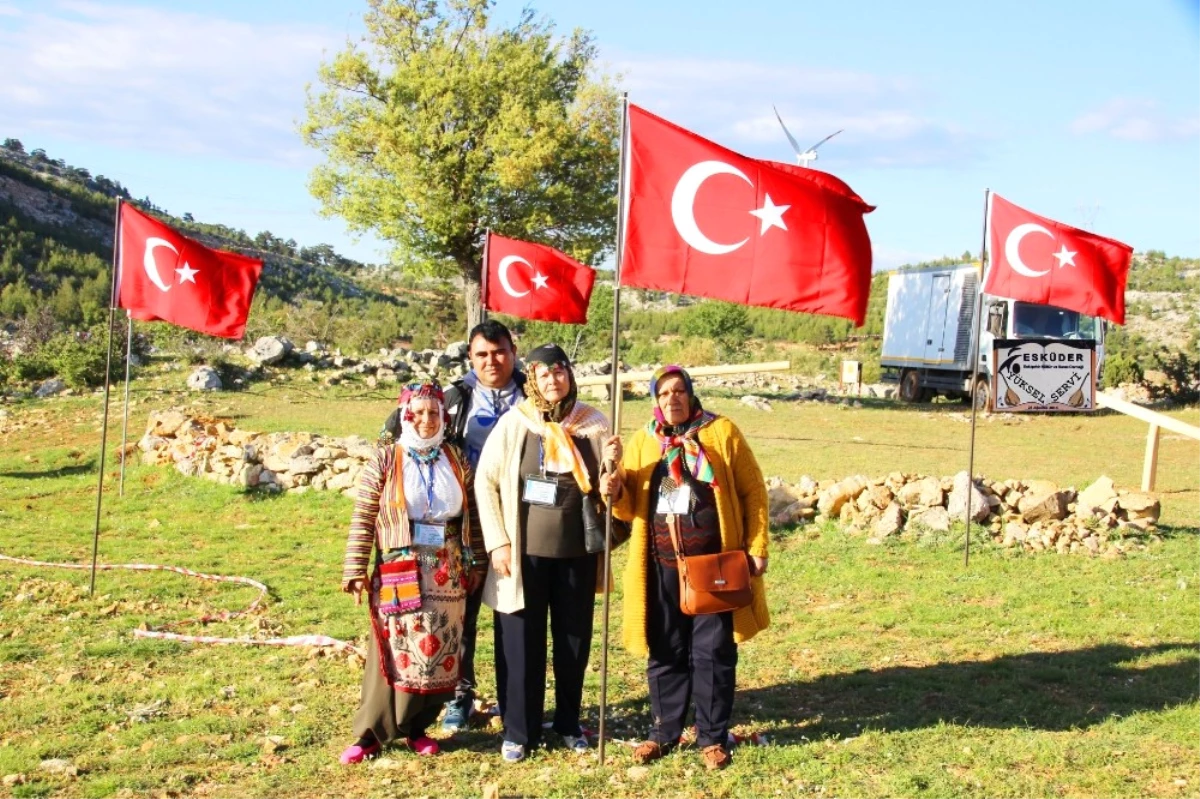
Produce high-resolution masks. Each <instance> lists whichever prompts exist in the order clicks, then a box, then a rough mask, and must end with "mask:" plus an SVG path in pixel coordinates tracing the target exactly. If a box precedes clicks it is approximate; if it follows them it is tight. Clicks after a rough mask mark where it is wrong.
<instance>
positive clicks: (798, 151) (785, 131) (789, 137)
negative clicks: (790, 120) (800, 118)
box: [771, 106, 804, 156]
mask: <svg viewBox="0 0 1200 799" xmlns="http://www.w3.org/2000/svg"><path fill="white" fill-rule="evenodd" d="M771 110H772V111H774V112H775V118H776V119H778V120H779V127H781V128H783V135H784V136H787V140H788V141H789V142H791V143H792V149H793V150H795V151H796V155H798V156H799V155H803V154H804V151H803V150H801V149H800V145H799V144H797V143H796V139H795V138H793V136H792V133H791V131H789V130H788V129H787V125H785V124H783V117H781V116H779V109H778V108H776V107H775V106H771Z"/></svg>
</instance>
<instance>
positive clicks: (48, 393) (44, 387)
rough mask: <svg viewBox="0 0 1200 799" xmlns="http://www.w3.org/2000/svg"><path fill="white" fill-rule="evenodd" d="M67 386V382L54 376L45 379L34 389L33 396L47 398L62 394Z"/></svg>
mask: <svg viewBox="0 0 1200 799" xmlns="http://www.w3.org/2000/svg"><path fill="white" fill-rule="evenodd" d="M66 388H67V384H66V383H64V382H63V381H61V380H59V379H58V378H57V377H52V378H50V379H49V380H43V381H42V382H41V383H39V384H38V387H37V388H35V389H34V390H33V396H35V397H38V398H40V399H45V398H46V397H53V396H54V395H55V394H61V393H62V392H63V391H65V390H66Z"/></svg>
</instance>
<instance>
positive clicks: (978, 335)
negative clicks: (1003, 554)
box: [963, 189, 995, 568]
mask: <svg viewBox="0 0 1200 799" xmlns="http://www.w3.org/2000/svg"><path fill="white" fill-rule="evenodd" d="M991 196H992V190H991V189H984V190H983V245H982V246H981V247H980V248H979V289H978V291H976V293H975V302H976V306H977V308H978V313H977V314H976V315H977V316H978V317H979V318H978V319H977V320H976V323H975V353H974V355H975V357H974V359H973V360H974V363H973V364H972V366H971V386H970V388H969V389H968V393H967V396H969V397H970V398H971V447H970V453H971V454H970V455H969V456H968V457H967V539H966V541H965V542H964V545H963V568H967V567H969V566H970V565H971V495H972V494H974V493H975V492H974V491H973V490H972V489H974V488H975V427H976V424H975V423H976V419H977V418H978V416H979V403H978V401H977V398H976V392H977V391H978V389H979V347H980V344H981V343H982V341H983V326H984V323H983V315H984V310H986V309H985V308H984V306H983V287H984V285H986V284H987V281H986V280H985V279H984V278H986V277H987V268H988V261H987V254H988V252H987V246H988V205H989V203H990V201H991ZM992 368H995V364H992ZM988 396H989V397H991V391H990V390H989V391H988ZM992 401H993V402H995V398H994V397H993V398H992Z"/></svg>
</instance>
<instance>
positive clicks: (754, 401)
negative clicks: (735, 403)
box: [741, 394, 771, 413]
mask: <svg viewBox="0 0 1200 799" xmlns="http://www.w3.org/2000/svg"><path fill="white" fill-rule="evenodd" d="M741 403H742V404H743V405H746V406H748V407H750V408H754V409H755V410H759V411H767V412H768V413H770V412H771V403H769V402H767V401H766V400H765V399H763V398H762V397H756V396H755V395H753V394H747V395H746V396H744V397H742V399H741Z"/></svg>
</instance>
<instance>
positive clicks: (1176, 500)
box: [0, 385, 1200, 797]
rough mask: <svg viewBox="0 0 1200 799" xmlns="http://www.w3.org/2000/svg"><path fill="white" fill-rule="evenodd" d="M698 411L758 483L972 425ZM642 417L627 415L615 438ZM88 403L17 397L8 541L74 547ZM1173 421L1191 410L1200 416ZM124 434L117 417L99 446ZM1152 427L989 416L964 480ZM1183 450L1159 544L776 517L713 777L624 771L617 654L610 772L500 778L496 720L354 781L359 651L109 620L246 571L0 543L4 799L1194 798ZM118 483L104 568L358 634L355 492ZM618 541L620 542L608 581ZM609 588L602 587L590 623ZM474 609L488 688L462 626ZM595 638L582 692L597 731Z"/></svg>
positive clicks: (160, 607) (363, 414)
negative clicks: (351, 544) (345, 573)
mask: <svg viewBox="0 0 1200 799" xmlns="http://www.w3.org/2000/svg"><path fill="white" fill-rule="evenodd" d="M389 395H390V392H382V391H381V392H377V393H375V394H374V395H372V396H368V397H367V398H356V397H355V396H354V394H353V390H351V389H343V390H340V391H339V390H334V391H329V392H322V391H319V390H318V389H316V388H315V387H312V386H304V387H303V388H297V387H296V386H295V385H287V386H277V387H267V388H257V389H256V390H255V391H253V392H244V393H240V394H225V395H219V396H216V397H206V398H204V399H202V400H201V401H199V402H198V403H196V405H197V408H198V410H202V411H204V412H207V413H214V414H215V413H217V412H220V413H221V414H223V415H229V416H233V417H236V419H237V423H238V425H239V426H243V427H248V428H251V429H259V430H312V431H316V432H322V433H325V434H329V435H348V434H359V435H362V436H366V437H371V436H373V435H374V433H375V432H376V431H377V430H378V427H379V425H380V423H381V421H382V419H383V417H384V416H385V415H386V413H387V411H388V410H389V409H390V407H391V403H392V400H391V398H390V396H389ZM136 396H138V398H139V403H138V405H137V406H135V408H134V409H133V411H134V413H133V418H132V421H131V426H130V429H131V438H133V439H134V440H136V438H137V437H138V436H140V433H141V429H142V426H143V425H144V422H145V416H146V413H147V412H148V411H149V410H150V409H151V408H162V407H166V406H167V405H169V404H171V403H172V402H184V401H189V400H188V398H185V397H184V396H183V395H174V394H163V393H157V392H154V393H139V394H137V395H136ZM285 396H286V399H285ZM708 404H709V405H710V407H712V408H713V409H714V410H717V411H719V412H722V413H728V414H729V415H730V416H731V417H733V418H734V419H735V421H737V422H738V424H739V425H741V426H742V428H743V429H744V430H745V431H746V432H747V434H748V436H749V439H750V441H751V443H752V445H753V446H754V448H755V451H756V453H757V454H758V456H759V458H760V461H761V462H762V465H763V470H764V472H765V473H766V474H768V475H772V474H774V475H780V476H782V477H785V478H787V479H789V480H795V479H798V478H799V477H800V476H801V475H802V474H809V475H811V476H813V477H815V478H818V479H821V478H841V477H844V476H847V475H849V474H855V473H863V474H867V475H882V474H886V473H888V472H891V471H903V472H923V473H930V474H952V473H953V472H956V471H959V470H960V469H965V468H966V465H967V457H968V444H969V441H968V436H969V432H970V428H969V425H968V423H967V421H965V419H966V417H965V415H964V414H963V410H964V409H963V408H962V406H958V405H941V404H938V405H932V406H924V407H919V408H904V407H901V406H896V405H893V404H891V403H885V402H882V401H876V402H866V401H864V405H865V407H863V408H860V409H854V408H842V407H839V406H835V405H827V404H818V403H807V404H791V403H782V402H776V403H775V411H774V412H773V413H771V414H766V413H762V412H756V411H752V410H748V409H745V408H743V407H742V406H740V405H739V404H738V403H737V402H736V401H735V400H734V399H733V398H721V397H715V398H710V400H709V402H708ZM647 407H648V406H647V404H646V403H645V401H640V402H637V401H635V402H629V403H627V404H626V405H625V407H624V417H623V418H624V419H625V424H624V425H623V426H624V427H625V429H626V430H627V431H628V430H630V429H632V428H633V427H635V426H637V425H638V424H640V423H641V421H642V420H643V419H644V418H645V414H646V409H647ZM98 409H99V403H98V402H97V401H96V400H95V398H92V397H88V398H79V399H68V400H59V401H55V402H52V403H28V404H23V405H20V406H16V407H10V416H9V417H8V419H6V420H3V421H0V531H2V532H0V550H2V551H3V552H4V553H6V554H10V555H15V556H24V557H34V558H38V559H42V560H50V561H56V562H59V561H61V562H87V561H88V559H89V558H90V554H91V532H92V525H93V518H94V513H95V489H96V473H95V467H96V463H97V461H98V452H97V450H98V439H99V426H100V424H99V414H98ZM118 412H119V411H118ZM1179 416H1180V418H1183V419H1185V420H1187V421H1189V422H1190V423H1193V424H1194V423H1196V413H1195V411H1194V410H1193V411H1186V412H1182V413H1180V414H1179ZM119 428H120V425H119V420H118V421H117V422H114V423H110V454H111V452H112V445H114V444H115V443H116V442H118V441H119V434H120V429H119ZM1145 432H1146V431H1145V426H1144V425H1143V424H1142V423H1140V422H1136V421H1134V420H1131V419H1127V418H1126V417H1124V416H1119V415H1107V414H1106V415H1102V416H1092V417H1086V416H1065V417H989V418H987V419H985V420H981V422H980V425H979V429H978V434H977V440H976V464H977V465H976V469H977V471H980V472H983V473H985V474H987V475H988V476H989V477H994V478H1007V477H1019V478H1034V477H1038V478H1047V479H1054V480H1056V481H1058V482H1060V483H1062V484H1072V485H1076V486H1077V487H1082V486H1083V485H1086V484H1087V483H1089V482H1091V481H1092V480H1094V479H1095V478H1096V477H1098V476H1099V475H1100V474H1107V475H1109V476H1110V477H1112V478H1113V479H1114V480H1115V481H1116V482H1117V485H1118V486H1119V487H1127V488H1135V487H1136V485H1137V482H1138V481H1139V480H1140V475H1141V458H1142V454H1143V449H1144V444H1145ZM1197 455H1198V447H1197V445H1196V443H1195V442H1190V441H1183V440H1176V439H1173V438H1171V437H1170V436H1165V437H1164V441H1163V444H1162V451H1161V452H1160V460H1159V484H1158V488H1159V489H1160V491H1161V492H1162V493H1161V496H1162V499H1163V503H1164V517H1163V520H1164V523H1165V525H1166V526H1165V528H1164V531H1163V535H1162V536H1161V537H1160V538H1159V539H1158V540H1153V539H1146V548H1145V549H1143V550H1138V551H1135V552H1133V553H1132V554H1130V555H1129V556H1128V557H1125V558H1123V559H1121V560H1114V561H1110V560H1101V559H1092V558H1087V557H1083V556H1067V557H1063V556H1058V555H1054V554H1040V555H1021V554H1017V553H1013V552H1011V551H1005V550H1000V549H998V548H995V547H992V546H990V545H987V544H985V543H983V542H976V543H975V544H973V546H972V557H971V563H970V566H969V567H964V565H963V558H962V551H961V542H962V535H961V531H959V532H958V533H957V534H955V535H950V536H946V537H944V538H942V539H939V540H933V541H926V542H925V543H924V545H921V543H920V542H917V541H912V540H906V539H901V540H898V541H896V542H894V543H893V542H889V543H888V544H886V545H884V546H882V547H870V546H866V545H864V544H863V542H862V539H861V538H860V537H856V536H851V535H847V534H846V533H844V532H843V531H841V530H840V529H838V528H837V527H835V526H832V525H829V526H824V527H816V526H807V527H801V528H797V529H785V530H776V531H774V533H773V535H774V549H773V552H772V558H771V568H770V574H769V578H768V586H769V588H768V591H769V597H770V603H771V610H772V615H773V623H772V626H771V628H770V629H769V630H767V631H766V632H765V633H763V634H762V635H761V636H760V637H759V638H757V639H756V640H755V641H753V642H751V643H749V644H747V645H745V646H743V647H742V649H741V661H740V664H739V675H738V689H739V692H738V698H737V702H736V706H735V713H734V720H735V731H736V732H738V733H741V734H749V733H759V734H762V735H765V736H766V737H767V740H768V741H769V744H768V745H767V746H761V747H752V746H743V747H739V748H738V749H737V750H735V761H734V765H733V767H732V768H730V769H729V770H727V771H725V772H722V773H720V774H709V773H706V772H704V771H703V769H702V768H701V767H700V764H699V761H698V758H697V755H696V753H695V751H694V750H692V749H690V748H684V749H682V750H680V751H679V752H677V753H675V754H672V755H670V756H669V757H667V758H665V759H664V760H663V761H661V762H658V763H655V764H653V765H652V766H650V767H649V768H648V769H647V770H646V771H644V772H642V771H638V770H635V771H630V768H631V767H632V766H633V762H632V759H631V756H630V751H629V748H628V747H627V746H626V745H625V743H624V742H626V741H633V740H636V739H638V738H639V737H641V736H642V735H644V734H645V732H646V729H647V728H648V726H649V723H650V717H649V707H648V701H647V698H646V688H645V682H644V664H643V663H642V662H641V661H639V660H638V659H635V658H632V657H630V656H628V655H627V654H626V653H625V652H623V651H622V650H621V649H620V648H619V646H614V647H613V649H612V650H611V651H610V663H609V666H610V668H609V679H608V686H609V709H610V714H609V722H608V727H609V730H610V731H611V733H612V734H613V735H614V736H615V739H614V740H613V741H611V742H610V743H609V745H608V748H607V762H606V764H605V765H604V766H600V765H599V764H598V763H597V761H596V760H595V758H594V757H591V758H578V757H576V756H574V755H568V754H566V753H565V752H563V751H561V750H557V751H553V750H552V751H545V752H537V753H535V754H534V755H533V756H532V757H531V758H529V760H528V761H527V762H525V763H522V764H518V765H515V766H502V765H501V763H500V761H499V756H498V750H499V743H500V736H499V732H498V730H496V729H494V728H489V727H486V726H483V727H479V728H477V729H474V730H472V731H471V732H470V733H468V734H466V735H463V736H460V737H459V738H458V739H456V740H455V741H454V742H452V743H451V744H450V745H449V746H447V751H446V753H445V754H444V755H442V756H440V757H438V758H436V759H433V760H426V759H419V760H418V759H417V758H415V757H413V756H411V755H409V754H406V753H404V752H402V751H392V752H389V753H388V754H387V758H388V759H387V761H386V762H385V763H383V764H376V765H375V766H374V767H366V768H355V769H346V768H343V767H340V766H338V765H337V763H336V758H337V755H338V753H339V752H340V751H341V749H342V748H343V747H344V746H345V745H346V743H348V738H349V734H348V730H349V722H350V717H351V715H352V714H353V711H354V708H355V706H356V702H357V698H358V690H359V685H360V679H361V668H362V667H361V664H359V663H357V662H355V660H353V659H352V658H348V657H345V656H341V655H331V654H323V653H317V652H309V651H305V650H301V649H273V648H265V647H253V648H250V647H212V646H207V647H205V646H200V647H192V646H187V645H181V644H176V643H171V642H158V641H147V640H140V639H134V638H133V637H132V630H133V629H134V628H135V627H136V626H137V625H139V624H141V623H143V622H145V623H149V624H151V625H153V626H159V625H162V624H164V623H168V622H172V621H181V620H186V619H190V618H194V617H196V616H198V615H201V614H203V613H213V612H217V611H220V610H239V609H241V608H243V607H244V606H245V605H247V604H248V603H249V602H250V601H252V600H253V598H254V597H255V596H256V591H255V590H253V589H251V588H248V587H242V586H235V585H227V584H212V583H205V582H199V581H196V580H190V579H188V578H186V577H183V576H180V575H176V574H172V573H164V572H153V573H145V572H127V571H108V572H101V573H100V574H99V575H98V576H97V591H96V596H95V597H89V596H88V595H87V583H88V575H87V572H86V571H67V570H49V569H37V568H31V567H26V566H18V565H14V564H10V563H5V562H0V775H8V774H18V773H19V774H24V775H26V782H25V783H24V784H18V785H15V786H12V787H0V796H2V795H12V796H50V795H53V796H87V797H91V796H97V797H99V796H141V795H151V794H152V795H164V794H165V795H170V794H172V793H174V794H177V795H197V796H245V795H303V796H345V795H366V796H427V795H450V796H457V795H479V794H480V793H481V792H482V790H483V788H484V786H485V785H487V784H489V783H496V784H497V785H498V787H499V790H500V793H501V794H502V795H513V796H515V795H547V796H577V795H578V796H663V795H669V796H814V797H815V796H833V795H855V796H893V795H903V796H930V797H935V796H963V795H966V796H1051V795H1054V796H1058V795H1062V796H1114V797H1116V796H1194V795H1196V794H1197V792H1198V790H1200V789H1198V786H1200V778H1197V777H1196V776H1195V775H1196V774H1197V773H1200V697H1198V685H1200V660H1198V654H1197V630H1198V629H1200V604H1198V603H1197V586H1200V568H1198V564H1197V559H1196V545H1197V536H1198V530H1197V528H1198V527H1200V514H1198V511H1197V508H1198V506H1200V491H1198V485H1197V484H1198V479H1197V477H1198V475H1197V468H1198V467H1197V464H1198V457H1197ZM117 473H118V472H117V468H116V467H115V466H114V465H113V464H112V463H111V462H110V463H109V466H108V468H107V469H106V477H105V492H104V514H103V521H102V525H101V539H100V560H101V562H103V563H134V562H150V563H165V564H171V565H177V566H183V567H187V568H191V569H197V570H201V571H208V572H215V573H220V574H239V575H244V576H248V577H252V578H254V579H258V580H261V581H263V582H265V583H266V584H267V585H268V586H270V595H269V598H268V599H267V601H266V602H265V605H264V607H263V609H262V610H261V611H259V612H257V613H255V614H253V615H252V616H250V617H247V618H241V619H234V620H231V621H228V622H223V623H214V624H210V625H208V626H207V627H205V628H203V629H202V630H200V631H202V632H203V633H205V634H211V635H224V636H238V635H253V634H282V635H296V634H303V633H309V632H323V633H326V634H329V635H333V636H335V637H339V638H345V639H358V640H359V641H360V642H361V640H362V638H363V636H364V633H365V624H364V622H365V618H364V615H363V611H362V610H361V609H358V608H355V607H354V605H353V602H351V601H350V600H349V599H348V598H347V597H346V596H344V595H343V594H340V593H339V592H338V587H337V583H338V579H339V572H340V562H341V554H342V547H343V543H344V534H345V528H346V524H347V521H348V518H349V512H350V502H349V501H348V500H346V499H344V498H342V497H340V496H332V495H328V494H320V493H309V494H304V495H284V496H280V497H275V498H269V499H268V498H263V497H260V496H256V495H247V494H243V493H240V492H238V491H237V490H235V489H232V488H229V487H226V486H218V485H215V484H212V483H209V482H206V481H203V480H196V479H189V478H185V477H183V476H181V475H179V474H177V473H176V472H175V471H174V470H172V469H169V468H163V467H142V466H133V465H131V466H130V468H129V470H128V472H127V473H126V482H125V495H124V497H118V495H117V483H116V478H117ZM623 559H624V553H623V552H618V553H617V557H616V567H617V570H618V576H619V575H620V568H621V566H622V564H623ZM619 589H620V585H619V581H618V593H617V594H616V595H615V596H614V598H613V602H614V605H613V615H612V621H613V626H614V630H613V633H612V638H611V640H612V641H614V642H616V641H619V626H620V602H621V596H620V591H619ZM18 597H20V600H19V601H18ZM598 607H599V606H598ZM482 628H483V629H482V630H481V632H480V650H481V651H480V655H479V662H480V664H481V668H480V673H481V676H482V678H483V680H484V683H485V684H484V691H485V692H487V693H490V692H491V690H492V686H491V675H490V669H489V666H490V664H491V662H492V661H491V655H492V653H491V627H490V620H488V619H487V618H486V614H485V618H484V620H483V623H482ZM183 629H184V630H187V629H190V628H186V627H185V628H183ZM598 629H599V614H597V630H598ZM598 641H599V636H598V635H597V643H596V648H595V649H594V652H593V659H592V667H591V671H590V673H589V676H588V682H587V689H586V694H585V705H586V711H585V712H586V713H587V714H588V715H589V723H590V725H591V726H592V727H593V728H594V727H595V725H596V721H597V719H596V712H597V701H598V692H599V685H600V675H599V660H600V658H599V642H598ZM148 706H153V709H152V710H151V711H146V708H147V707H148ZM138 711H142V712H141V713H140V714H139V712H138ZM267 736H280V737H282V739H283V741H284V744H283V748H281V749H279V750H278V751H275V752H268V751H266V750H265V749H264V746H263V743H264V740H265V739H266V737H267ZM48 758H67V759H69V760H71V762H72V763H73V764H74V765H75V766H77V767H78V768H79V769H80V774H79V775H78V776H77V777H67V776H65V775H51V774H48V773H46V772H43V771H40V770H39V766H38V764H39V763H40V762H41V761H42V760H45V759H48Z"/></svg>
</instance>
